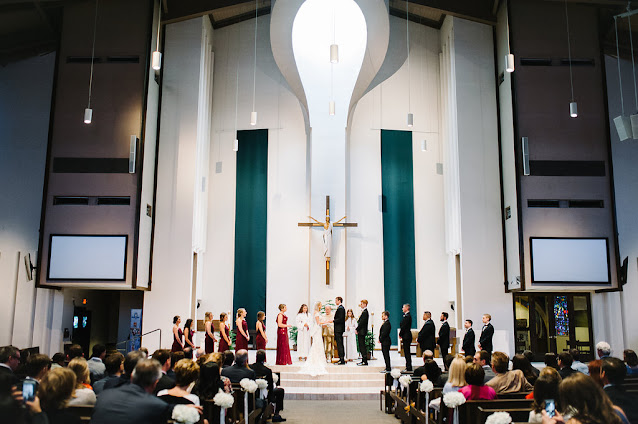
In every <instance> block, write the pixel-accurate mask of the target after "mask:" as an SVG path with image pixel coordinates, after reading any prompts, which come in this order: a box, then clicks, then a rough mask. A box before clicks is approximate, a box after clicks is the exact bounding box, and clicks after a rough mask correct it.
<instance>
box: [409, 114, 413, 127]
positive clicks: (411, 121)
mask: <svg viewBox="0 0 638 424" xmlns="http://www.w3.org/2000/svg"><path fill="white" fill-rule="evenodd" d="M413 125H414V115H413V114H412V113H408V128H412V126H413Z"/></svg>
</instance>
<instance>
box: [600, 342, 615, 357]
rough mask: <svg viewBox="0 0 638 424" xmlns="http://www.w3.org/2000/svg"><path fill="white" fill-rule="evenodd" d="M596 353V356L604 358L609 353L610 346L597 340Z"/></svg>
mask: <svg viewBox="0 0 638 424" xmlns="http://www.w3.org/2000/svg"><path fill="white" fill-rule="evenodd" d="M596 353H598V358H600V359H603V358H606V357H608V356H610V355H611V346H609V343H607V342H598V343H596Z"/></svg>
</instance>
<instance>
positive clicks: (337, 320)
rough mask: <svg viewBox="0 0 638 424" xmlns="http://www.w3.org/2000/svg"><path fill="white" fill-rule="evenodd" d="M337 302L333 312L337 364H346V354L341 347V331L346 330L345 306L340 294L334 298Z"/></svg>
mask: <svg viewBox="0 0 638 424" xmlns="http://www.w3.org/2000/svg"><path fill="white" fill-rule="evenodd" d="M335 303H336V304H337V312H335V317H334V325H335V339H336V341H337V352H339V362H337V364H339V365H345V364H346V355H345V351H344V349H343V333H344V332H345V331H346V308H344V307H343V305H342V303H343V299H342V298H341V296H337V298H335Z"/></svg>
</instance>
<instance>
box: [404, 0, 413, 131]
mask: <svg viewBox="0 0 638 424" xmlns="http://www.w3.org/2000/svg"><path fill="white" fill-rule="evenodd" d="M409 6H410V2H409V1H408V0H406V1H405V39H406V47H407V49H408V128H412V127H413V126H414V115H412V112H411V110H410V109H411V106H410V103H411V102H410V19H409Z"/></svg>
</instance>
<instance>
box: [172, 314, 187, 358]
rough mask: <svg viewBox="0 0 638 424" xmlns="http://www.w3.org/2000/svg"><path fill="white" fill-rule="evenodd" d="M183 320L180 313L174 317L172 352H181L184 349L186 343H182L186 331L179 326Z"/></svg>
mask: <svg viewBox="0 0 638 424" xmlns="http://www.w3.org/2000/svg"><path fill="white" fill-rule="evenodd" d="M181 322H182V319H181V318H180V316H179V315H176V316H175V317H173V347H172V348H171V352H181V351H183V350H184V345H183V344H182V336H183V335H184V333H183V332H182V329H181V328H179V324H180V323H181Z"/></svg>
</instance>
